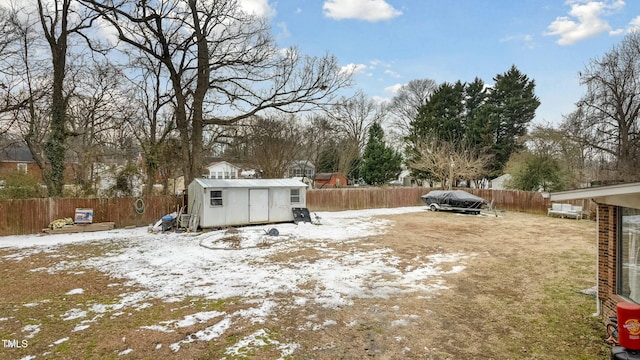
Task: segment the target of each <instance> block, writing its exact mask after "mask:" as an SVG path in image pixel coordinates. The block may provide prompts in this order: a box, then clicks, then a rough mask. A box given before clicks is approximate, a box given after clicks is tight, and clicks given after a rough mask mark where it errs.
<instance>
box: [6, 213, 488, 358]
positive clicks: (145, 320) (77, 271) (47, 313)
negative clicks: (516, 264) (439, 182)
mask: <svg viewBox="0 0 640 360" xmlns="http://www.w3.org/2000/svg"><path fill="white" fill-rule="evenodd" d="M419 212H425V208H424V207H410V208H397V209H375V210H366V211H345V212H334V213H328V212H323V213H318V215H319V217H320V222H321V225H313V224H309V223H306V224H299V225H295V224H276V225H268V226H250V227H243V228H238V229H235V230H219V231H211V232H205V233H163V234H152V233H148V232H147V229H146V228H137V229H130V230H114V231H108V232H96V233H82V234H72V235H68V234H65V235H46V236H36V235H34V236H13V237H4V238H0V250H1V251H0V268H1V269H3V270H4V271H5V274H7V273H8V272H9V271H10V270H8V269H11V268H13V267H19V268H20V269H21V270H20V271H21V272H20V274H25V272H28V273H29V274H32V275H33V276H39V277H40V279H44V281H48V280H46V279H56V277H58V276H64V277H65V280H64V281H63V282H61V283H58V285H57V286H56V287H55V289H54V290H51V291H46V292H45V291H44V290H43V291H42V293H38V291H37V289H34V290H33V292H34V293H36V294H37V295H36V296H33V294H31V293H30V292H29V291H26V290H25V289H22V288H21V283H17V284H14V285H13V286H14V289H16V290H19V291H18V292H19V293H20V294H21V295H16V297H15V298H14V299H13V301H9V303H6V302H4V303H3V312H2V314H0V334H2V337H3V339H9V340H12V341H13V340H17V342H18V345H19V344H20V343H22V342H23V341H24V343H25V344H28V346H25V347H15V346H9V347H8V348H7V347H6V346H5V347H4V348H3V349H1V350H0V351H1V353H0V354H2V358H18V359H42V358H50V357H53V358H66V356H65V354H67V355H68V354H74V351H73V347H74V344H75V346H87V344H88V342H90V343H91V344H92V346H93V347H94V350H92V351H93V352H91V353H89V354H87V353H85V354H76V355H74V356H71V357H75V356H77V357H78V358H84V357H86V356H94V357H103V356H106V355H108V356H116V357H129V358H139V357H155V356H158V357H171V356H173V357H176V358H192V357H193V356H194V355H195V356H202V355H203V354H207V353H208V354H210V356H217V357H221V358H228V359H233V358H238V357H243V356H249V355H252V354H253V356H256V358H260V356H257V355H256V354H263V355H264V356H266V358H287V357H288V356H293V355H295V354H296V351H297V350H298V349H299V348H300V347H301V344H300V343H299V342H298V341H296V339H295V338H294V337H292V336H287V335H286V334H285V333H287V332H288V331H289V330H291V327H293V328H295V329H293V330H295V331H296V332H302V333H304V332H308V333H316V334H320V333H322V332H324V331H326V329H327V328H331V327H337V326H338V325H340V326H344V327H347V328H349V327H351V328H354V329H357V328H358V327H362V326H363V323H362V322H359V321H358V319H357V317H355V316H354V317H352V318H350V319H340V318H339V317H337V316H332V315H330V314H333V313H335V311H337V310H348V309H349V308H350V307H352V306H354V305H355V304H354V303H355V302H358V301H361V300H366V299H371V300H376V301H382V302H384V301H386V300H388V299H392V298H396V299H397V298H401V297H402V296H403V295H404V294H407V295H410V296H412V297H414V298H425V299H426V298H431V297H433V296H435V295H436V294H438V292H439V291H441V290H442V289H446V288H447V282H446V281H445V280H444V278H443V276H445V275H451V274H456V273H459V272H462V271H464V269H465V264H466V261H467V260H468V259H469V258H472V257H474V256H475V254H474V253H472V252H460V251H454V252H442V251H439V252H435V253H434V252H432V251H431V252H430V251H415V252H414V253H412V254H409V255H407V254H397V253H396V252H395V251H394V250H393V249H392V248H390V247H389V246H386V245H384V244H382V243H378V242H377V241H376V238H377V236H379V235H382V234H385V233H388V232H389V231H390V230H391V229H392V228H393V225H394V222H393V221H392V220H390V219H389V218H383V217H381V216H387V215H398V214H400V215H403V214H410V213H419ZM270 228H276V229H277V230H278V232H279V236H275V237H274V236H269V235H267V231H268V230H269V229H270ZM397 241H402V240H401V239H397ZM78 249H82V251H79V250H78ZM89 273H101V274H106V275H107V277H108V279H110V280H108V281H106V282H105V283H104V284H103V285H102V286H101V287H100V286H96V284H92V281H91V280H90V279H89V280H87V279H86V278H84V277H82V276H81V275H82V274H85V275H87V274H89ZM30 276H31V275H30ZM74 276H77V278H75V277H74ZM66 279H69V280H66ZM74 279H75V280H74ZM41 281H42V280H41ZM51 281H55V280H51ZM25 282H26V280H25ZM25 282H22V284H24V283H25ZM105 286H106V287H105ZM104 288H107V289H109V288H112V289H118V290H119V289H121V291H122V292H117V291H116V293H113V295H111V296H108V295H105V294H102V290H101V289H104ZM18 299H29V300H28V302H22V303H17V302H14V301H16V300H18ZM25 301H26V300H25ZM52 304H56V305H55V306H52ZM211 304H213V305H211ZM214 305H215V306H214ZM154 307H155V308H158V307H159V308H162V309H164V310H162V311H159V312H160V313H159V314H156V313H152V308H154ZM30 309H34V310H36V309H37V310H39V311H37V312H34V313H33V314H31V315H29V314H28V311H29V310H30ZM312 309H313V310H312ZM391 310H392V311H394V310H399V308H395V309H394V308H393V306H391ZM172 314H175V315H172ZM291 314H298V316H300V314H304V318H303V319H296V321H295V324H292V325H289V327H286V326H283V324H281V323H279V321H281V320H282V319H281V318H282V317H284V316H291ZM422 316H425V312H424V311H423V312H422V313H402V312H401V311H398V313H397V316H396V317H395V318H394V319H393V320H392V322H391V323H392V324H394V326H405V325H406V324H408V323H410V322H411V319H415V318H418V317H422ZM126 318H130V319H131V321H126V322H125V323H126V324H128V325H127V326H126V327H127V329H121V330H122V331H121V334H118V332H119V331H118V329H117V326H121V325H109V324H122V321H123V319H126ZM114 319H116V320H114ZM118 321H120V322H118ZM339 323H340V324H339ZM134 325H135V326H134ZM49 327H51V328H49ZM107 328H108V329H107ZM278 328H281V329H283V330H277V329H278ZM54 329H55V331H54ZM61 329H62V331H61ZM45 334H46V336H45ZM103 336H104V339H105V342H104V343H101V339H102V338H103ZM88 337H89V338H92V339H90V340H88V339H87V338H88ZM96 337H98V338H96ZM107 338H108V339H110V340H108V341H107V340H106V339H107ZM113 338H121V341H114V340H113ZM149 339H153V340H149ZM221 339H224V341H222V340H221ZM209 343H212V344H215V347H216V348H215V349H214V350H211V346H212V345H209ZM65 344H67V345H66V348H65ZM5 345H6V344H5ZM10 345H15V343H11V344H10ZM322 346H326V347H331V346H335V344H333V345H332V344H331V342H330V341H328V342H327V343H325V344H323V345H322ZM69 349H71V350H69ZM207 349H208V350H207ZM402 349H403V350H402V351H404V352H406V353H411V351H412V350H411V348H409V347H405V348H402ZM366 350H367V351H373V349H366ZM213 354H215V355H213Z"/></svg>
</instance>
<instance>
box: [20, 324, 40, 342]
mask: <svg viewBox="0 0 640 360" xmlns="http://www.w3.org/2000/svg"><path fill="white" fill-rule="evenodd" d="M22 332H25V333H28V334H27V335H25V336H24V337H25V338H26V339H33V337H34V336H36V334H37V333H39V332H40V324H38V325H25V326H24V327H23V328H22Z"/></svg>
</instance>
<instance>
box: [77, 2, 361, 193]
mask: <svg viewBox="0 0 640 360" xmlns="http://www.w3.org/2000/svg"><path fill="white" fill-rule="evenodd" d="M82 1H83V3H85V4H88V5H89V6H91V7H92V8H93V9H94V10H95V11H97V12H99V13H100V14H101V16H102V18H103V19H105V20H106V21H107V22H109V23H110V24H111V26H112V27H113V28H114V29H115V30H116V32H117V34H118V39H119V40H120V41H121V42H123V43H125V44H127V45H129V47H130V49H134V50H135V51H136V52H139V53H144V54H147V55H148V56H149V57H150V58H153V59H154V60H155V61H157V62H158V63H159V64H162V66H163V67H164V71H165V72H166V74H167V77H168V81H169V82H170V84H171V87H172V89H171V90H172V95H173V96H174V100H173V101H174V109H175V123H176V128H177V130H178V132H179V136H180V143H181V150H180V158H181V160H182V163H183V167H182V168H183V173H184V176H185V181H187V182H190V181H191V179H193V178H194V177H195V176H198V175H200V173H201V169H202V166H203V160H202V158H203V147H204V146H203V133H204V129H205V127H206V126H211V125H230V124H234V123H236V122H239V121H241V120H244V119H251V118H254V116H255V115H259V114H260V113H262V112H264V111H266V110H270V109H275V110H279V111H283V112H296V111H301V110H305V109H310V108H316V107H318V106H320V105H326V104H327V103H331V102H332V101H333V98H334V96H335V95H336V93H337V91H338V90H339V89H340V88H342V87H344V86H347V85H349V84H350V74H349V73H344V72H341V71H340V68H339V66H338V63H337V59H336V58H335V57H333V56H329V55H326V56H323V57H308V56H302V55H300V54H299V53H298V52H297V50H296V49H288V50H287V51H282V50H281V49H279V48H278V47H277V44H275V42H274V41H273V39H272V38H271V35H270V29H269V26H268V23H267V21H266V19H262V18H258V17H256V16H254V15H251V14H248V13H246V12H244V11H243V10H242V8H241V7H240V5H239V3H238V2H237V1H235V0H222V1H218V0H216V1H213V0H188V1H177V0H158V1H142V2H140V1H138V2H130V1H116V2H102V1H94V0H82Z"/></svg>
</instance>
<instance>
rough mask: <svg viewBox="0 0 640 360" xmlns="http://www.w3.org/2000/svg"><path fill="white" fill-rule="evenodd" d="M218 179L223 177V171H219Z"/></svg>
mask: <svg viewBox="0 0 640 360" xmlns="http://www.w3.org/2000/svg"><path fill="white" fill-rule="evenodd" d="M218 179H222V171H218Z"/></svg>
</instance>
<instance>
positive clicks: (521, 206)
mask: <svg viewBox="0 0 640 360" xmlns="http://www.w3.org/2000/svg"><path fill="white" fill-rule="evenodd" d="M430 190H432V189H430V188H419V187H397V188H392V187H388V188H374V187H366V188H342V189H320V190H308V191H307V207H308V208H309V209H310V210H311V211H340V210H359V209H370V208H384V207H403V206H416V205H422V201H421V200H420V197H421V196H422V195H424V194H426V193H428V192H429V191H430ZM464 190H465V191H468V192H469V193H472V194H474V195H477V196H480V197H482V198H484V199H486V200H487V201H489V202H491V201H492V200H493V203H494V206H495V207H496V208H497V209H501V210H509V211H519V212H527V213H533V214H546V213H547V209H548V208H550V207H551V202H550V201H549V199H548V198H543V197H542V194H541V193H537V192H529V191H515V190H490V189H488V190H484V189H464ZM136 200H138V198H135V197H123V198H112V199H107V198H88V199H71V198H69V199H15V200H0V236H5V235H22V234H36V233H39V232H40V231H41V230H42V229H43V228H46V227H47V226H48V225H49V223H50V222H51V221H52V220H55V219H61V218H66V217H73V215H74V214H75V209H76V208H92V209H93V221H94V222H105V221H113V222H115V225H116V227H118V228H121V227H125V226H145V225H148V224H151V223H155V222H156V221H157V220H158V219H160V218H161V217H162V216H163V215H166V214H168V213H171V212H173V211H176V209H177V208H178V207H180V206H182V205H183V204H184V199H183V197H182V196H173V195H167V196H149V197H142V200H143V201H144V204H145V211H144V212H143V213H138V212H137V211H136V209H135V205H134V204H135V202H136ZM567 203H571V204H572V205H582V207H583V209H585V211H587V212H589V211H591V214H592V215H593V214H595V207H594V206H593V204H590V203H589V201H588V200H577V201H568V202H567ZM587 217H588V216H587Z"/></svg>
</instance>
